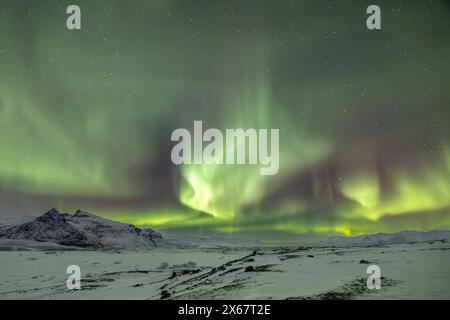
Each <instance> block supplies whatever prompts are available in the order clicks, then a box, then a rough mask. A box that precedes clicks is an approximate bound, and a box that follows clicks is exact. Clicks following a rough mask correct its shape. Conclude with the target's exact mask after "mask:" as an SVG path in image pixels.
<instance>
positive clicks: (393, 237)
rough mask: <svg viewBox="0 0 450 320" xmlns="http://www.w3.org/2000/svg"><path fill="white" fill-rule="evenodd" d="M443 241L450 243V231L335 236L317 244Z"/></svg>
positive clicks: (339, 244) (338, 245) (327, 245)
mask: <svg viewBox="0 0 450 320" xmlns="http://www.w3.org/2000/svg"><path fill="white" fill-rule="evenodd" d="M434 241H443V242H450V231H448V230H433V231H428V232H420V231H401V232H398V233H377V234H369V235H364V236H358V237H344V236H333V237H330V238H328V239H326V240H322V241H319V242H317V243H316V244H315V246H318V247H331V246H335V247H352V246H359V247H361V246H363V247H364V246H380V245H391V244H402V243H419V242H434Z"/></svg>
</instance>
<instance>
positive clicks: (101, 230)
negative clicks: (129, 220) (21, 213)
mask: <svg viewBox="0 0 450 320" xmlns="http://www.w3.org/2000/svg"><path fill="white" fill-rule="evenodd" d="M163 244H164V239H163V237H162V236H161V234H159V233H158V232H155V231H154V230H152V229H139V228H136V227H135V226H133V225H130V224H124V223H120V222H114V221H110V220H106V219H103V218H100V217H98V216H95V215H93V214H90V213H87V212H83V211H81V210H78V211H77V212H76V213H75V214H74V215H69V214H67V213H60V212H58V211H57V210H56V209H51V210H50V211H48V212H47V213H45V214H44V215H42V216H40V217H37V218H34V219H32V220H31V221H28V222H24V223H21V224H14V225H7V226H1V227H0V249H2V248H3V249H5V248H8V247H11V246H14V245H16V246H17V247H18V248H21V247H25V248H31V249H43V248H51V249H66V248H69V249H90V250H110V249H130V250H135V249H149V248H154V247H157V246H159V245H163Z"/></svg>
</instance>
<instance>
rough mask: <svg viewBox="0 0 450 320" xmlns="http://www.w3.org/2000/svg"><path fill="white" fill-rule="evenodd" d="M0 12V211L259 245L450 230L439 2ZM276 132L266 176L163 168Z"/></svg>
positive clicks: (189, 4)
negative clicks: (183, 156) (61, 214)
mask: <svg viewBox="0 0 450 320" xmlns="http://www.w3.org/2000/svg"><path fill="white" fill-rule="evenodd" d="M77 3H78V4H79V5H80V7H81V8H82V30H80V31H69V30H67V29H66V28H65V18H66V14H65V8H66V7H67V5H68V4H70V3H69V2H65V1H49V0H45V1H39V2H37V1H12V0H6V1H2V4H1V9H2V10H1V12H0V207H1V208H18V209H20V210H23V211H26V212H29V213H32V214H38V213H42V212H44V211H45V210H47V209H48V208H49V207H53V206H54V207H57V208H59V209H60V210H64V211H73V210H75V209H76V208H78V207H80V208H82V209H84V210H88V211H92V212H93V213H97V214H99V215H102V216H104V217H108V218H112V219H115V220H119V221H124V222H128V223H133V224H136V225H137V226H150V227H154V228H156V229H158V230H163V231H165V232H168V233H170V232H174V233H190V234H192V233H194V234H216V233H219V234H220V233H226V234H240V235H246V236H247V235H249V236H252V237H257V238H268V239H275V238H276V237H279V238H280V239H281V238H282V237H288V238H289V237H301V236H311V237H313V236H324V235H329V234H344V235H358V234H365V233H372V232H393V231H399V230H402V229H414V230H429V229H436V228H450V148H449V142H450V42H449V41H448V35H449V32H450V6H449V4H448V2H446V1H434V2H432V3H426V4H424V3H422V2H415V1H412V2H411V3H408V4H406V3H403V4H402V3H397V2H395V1H379V3H378V5H379V6H380V7H381V8H382V17H383V20H382V21H383V27H382V30H381V31H374V32H372V31H368V30H367V29H366V27H365V19H366V15H365V8H367V6H368V5H369V4H371V3H369V2H367V1H353V2H351V1H348V2H340V1H339V2H338V1H336V3H335V4H333V5H330V4H329V2H328V1H295V2H291V3H290V4H289V5H288V4H287V3H284V2H279V3H278V2H276V1H272V2H260V1H223V2H214V3H211V2H209V1H181V0H180V1H175V0H164V1H154V2H148V1H135V2H130V3H128V2H125V1H112V0H107V1H81V0H80V1H77ZM194 120H202V121H203V124H204V127H205V128H219V129H223V130H224V129H226V128H244V129H246V128H279V129H280V171H279V173H278V174H277V175H275V176H261V175H260V174H259V167H258V166H250V165H241V166H237V165H185V166H181V167H177V166H174V165H173V164H172V163H171V160H170V150H171V148H172V146H173V145H172V144H171V142H170V134H171V132H172V131H173V130H174V129H176V128H187V129H189V130H191V129H192V127H193V121H194Z"/></svg>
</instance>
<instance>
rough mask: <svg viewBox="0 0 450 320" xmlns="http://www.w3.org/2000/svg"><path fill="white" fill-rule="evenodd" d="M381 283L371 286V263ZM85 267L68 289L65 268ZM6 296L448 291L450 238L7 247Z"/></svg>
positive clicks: (1, 284)
mask: <svg viewBox="0 0 450 320" xmlns="http://www.w3.org/2000/svg"><path fill="white" fill-rule="evenodd" d="M371 264H376V265H378V266H379V267H380V268H381V276H382V280H381V289H380V290H376V289H372V290H369V289H367V285H366V281H367V278H368V276H369V274H367V273H366V270H367V267H368V266H369V265H371ZM69 265H78V266H79V267H80V268H81V274H82V278H81V286H82V288H81V290H68V289H67V287H66V280H67V277H68V276H69V275H68V274H66V268H67V267H68V266H69ZM0 266H1V275H0V280H1V281H0V299H433V300H434V299H450V244H449V243H446V242H433V243H416V244H396V245H385V246H373V247H346V248H339V247H317V248H305V247H300V246H274V247H271V246H261V247H249V246H237V245H233V246H218V245H211V246H208V245H205V244H203V245H202V246H201V247H192V248H183V249H179V248H156V249H153V250H150V251H133V252H130V251H115V252H99V251H46V252H42V251H3V252H0Z"/></svg>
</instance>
